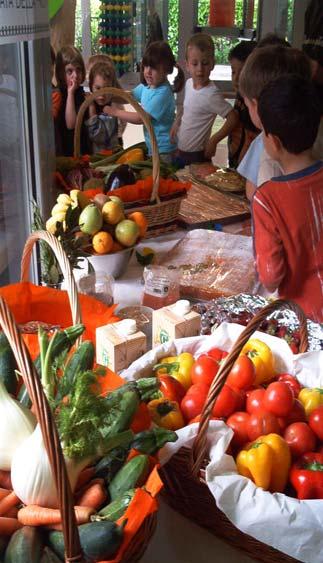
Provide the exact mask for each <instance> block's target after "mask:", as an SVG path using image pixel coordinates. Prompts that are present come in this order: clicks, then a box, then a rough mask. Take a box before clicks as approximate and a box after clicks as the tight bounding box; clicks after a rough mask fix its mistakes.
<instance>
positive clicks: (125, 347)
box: [96, 321, 147, 373]
mask: <svg viewBox="0 0 323 563" xmlns="http://www.w3.org/2000/svg"><path fill="white" fill-rule="evenodd" d="M120 322H123V321H120ZM118 324H119V323H112V324H108V325H105V326H100V327H98V328H97V329H96V361H97V363H98V364H100V365H102V366H106V367H108V368H110V369H111V370H112V371H114V372H116V373H119V372H120V371H122V370H123V369H126V368H127V367H129V366H130V364H132V362H134V361H135V360H137V359H138V358H139V357H140V356H142V355H143V354H145V353H146V351H147V337H146V335H145V334H144V333H143V332H141V331H137V332H135V333H134V334H129V335H127V336H122V335H121V334H120V333H119V332H118V330H117V328H116V327H117V325H118Z"/></svg>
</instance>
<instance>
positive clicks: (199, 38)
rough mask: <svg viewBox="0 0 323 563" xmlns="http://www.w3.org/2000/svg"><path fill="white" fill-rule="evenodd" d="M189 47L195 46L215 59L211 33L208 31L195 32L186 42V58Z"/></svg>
mask: <svg viewBox="0 0 323 563" xmlns="http://www.w3.org/2000/svg"><path fill="white" fill-rule="evenodd" d="M190 47H196V48H197V49H199V50H200V51H202V53H206V54H207V55H209V56H210V57H211V58H212V59H213V60H215V53H214V43H213V39H212V37H211V35H208V33H195V35H192V37H190V39H189V40H188V41H187V43H186V48H185V58H186V59H187V55H188V50H189V48H190Z"/></svg>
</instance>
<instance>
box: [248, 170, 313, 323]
mask: <svg viewBox="0 0 323 563" xmlns="http://www.w3.org/2000/svg"><path fill="white" fill-rule="evenodd" d="M252 211H253V221H254V246H255V253H256V260H257V270H258V274H259V278H260V281H261V282H262V283H263V284H264V285H265V286H268V287H270V286H271V287H278V291H279V295H280V297H283V298H286V299H292V300H293V301H296V303H298V304H299V305H300V306H301V307H302V308H303V310H304V312H305V314H306V315H307V316H308V317H309V318H311V319H312V320H314V321H316V322H323V162H320V161H319V162H316V163H315V164H313V165H312V166H309V167H308V168H306V169H305V170H302V171H300V172H296V173H294V174H288V175H286V176H280V177H278V178H273V179H272V180H270V181H269V182H265V183H264V184H262V185H261V186H260V187H259V188H258V189H257V191H256V192H255V195H254V198H253V202H252Z"/></svg>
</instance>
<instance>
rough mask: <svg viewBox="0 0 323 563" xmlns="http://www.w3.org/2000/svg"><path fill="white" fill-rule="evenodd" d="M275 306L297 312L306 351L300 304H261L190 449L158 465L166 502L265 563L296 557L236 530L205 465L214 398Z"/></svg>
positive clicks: (220, 377) (221, 374)
mask: <svg viewBox="0 0 323 563" xmlns="http://www.w3.org/2000/svg"><path fill="white" fill-rule="evenodd" d="M278 309H289V310H291V311H294V312H295V313H296V315H297V317H298V320H299V323H300V339H301V342H300V351H301V352H305V351H306V350H307V346H308V340H307V323H306V317H305V315H304V313H303V311H302V310H301V309H300V307H299V306H298V305H296V304H295V303H293V302H291V301H287V300H282V299H281V300H277V301H275V302H273V303H271V304H269V305H267V306H266V307H264V308H263V309H262V310H261V311H260V312H259V313H258V314H257V315H255V317H254V318H253V319H252V320H251V321H250V322H249V324H248V325H247V327H246V328H245V329H244V331H243V332H242V333H241V335H240V337H239V338H238V340H237V342H236V343H235V344H234V346H233V348H232V349H231V351H230V353H229V355H228V356H227V357H226V359H225V361H224V362H223V364H222V365H221V367H220V369H219V371H218V374H217V377H216V379H215V380H214V381H213V383H212V385H211V388H210V391H209V394H208V397H207V400H206V402H205V405H204V408H203V412H202V414H201V421H200V425H199V429H198V434H197V436H196V438H195V442H194V444H193V448H192V449H189V448H182V449H181V450H179V452H177V454H175V455H174V456H173V457H172V458H171V459H170V461H169V462H168V463H167V464H166V465H164V466H163V467H162V468H161V477H162V480H163V482H164V492H163V497H164V498H165V500H166V502H167V503H168V504H169V505H170V506H172V508H174V509H175V510H176V511H177V512H179V513H180V514H182V515H183V516H185V517H186V518H189V519H190V520H192V521H193V522H195V523H196V524H199V525H200V526H202V527H204V528H207V529H208V530H209V531H210V532H212V533H213V534H214V535H216V536H218V537H221V538H222V539H224V540H225V541H227V542H228V543H230V545H231V546H233V547H236V548H238V549H240V550H242V551H244V552H246V553H247V554H248V555H249V556H250V557H252V558H253V559H257V560H259V561H263V562H265V563H296V559H294V558H292V557H290V556H288V555H286V554H284V553H282V552H280V551H278V550H276V549H274V548H273V547H271V546H269V545H266V544H264V543H262V542H260V541H258V540H256V539H255V538H253V537H251V536H249V535H247V534H244V533H243V532H241V531H240V530H238V529H237V528H236V527H235V526H234V525H233V524H232V523H231V522H230V520H229V519H228V518H227V517H226V516H225V515H224V514H223V512H221V510H220V509H219V508H217V506H216V503H215V500H214V497H213V496H212V494H211V492H210V490H209V488H208V487H207V485H206V483H205V467H206V465H207V463H208V449H207V428H208V423H209V420H210V416H211V413H212V409H213V406H214V403H215V400H216V398H217V396H218V394H219V392H220V390H221V389H222V387H223V385H224V383H225V381H226V378H227V376H228V374H229V372H230V371H231V369H232V366H233V364H234V362H235V360H236V359H237V357H238V356H239V354H240V352H241V349H242V348H243V346H244V345H245V343H246V342H247V341H248V340H249V338H250V337H251V335H252V334H253V332H254V331H255V330H257V328H258V327H259V326H260V325H261V323H262V322H263V321H264V320H265V319H266V318H267V316H268V315H270V314H271V313H272V312H274V311H276V310H278Z"/></svg>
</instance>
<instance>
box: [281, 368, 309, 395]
mask: <svg viewBox="0 0 323 563" xmlns="http://www.w3.org/2000/svg"><path fill="white" fill-rule="evenodd" d="M278 381H283V382H284V383H287V385H288V386H289V387H290V388H291V390H292V392H293V395H294V397H295V398H297V397H298V395H299V392H300V390H301V389H303V385H301V384H300V383H299V382H298V381H297V379H296V377H294V376H293V375H290V374H289V373H282V374H280V376H279V377H278Z"/></svg>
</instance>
